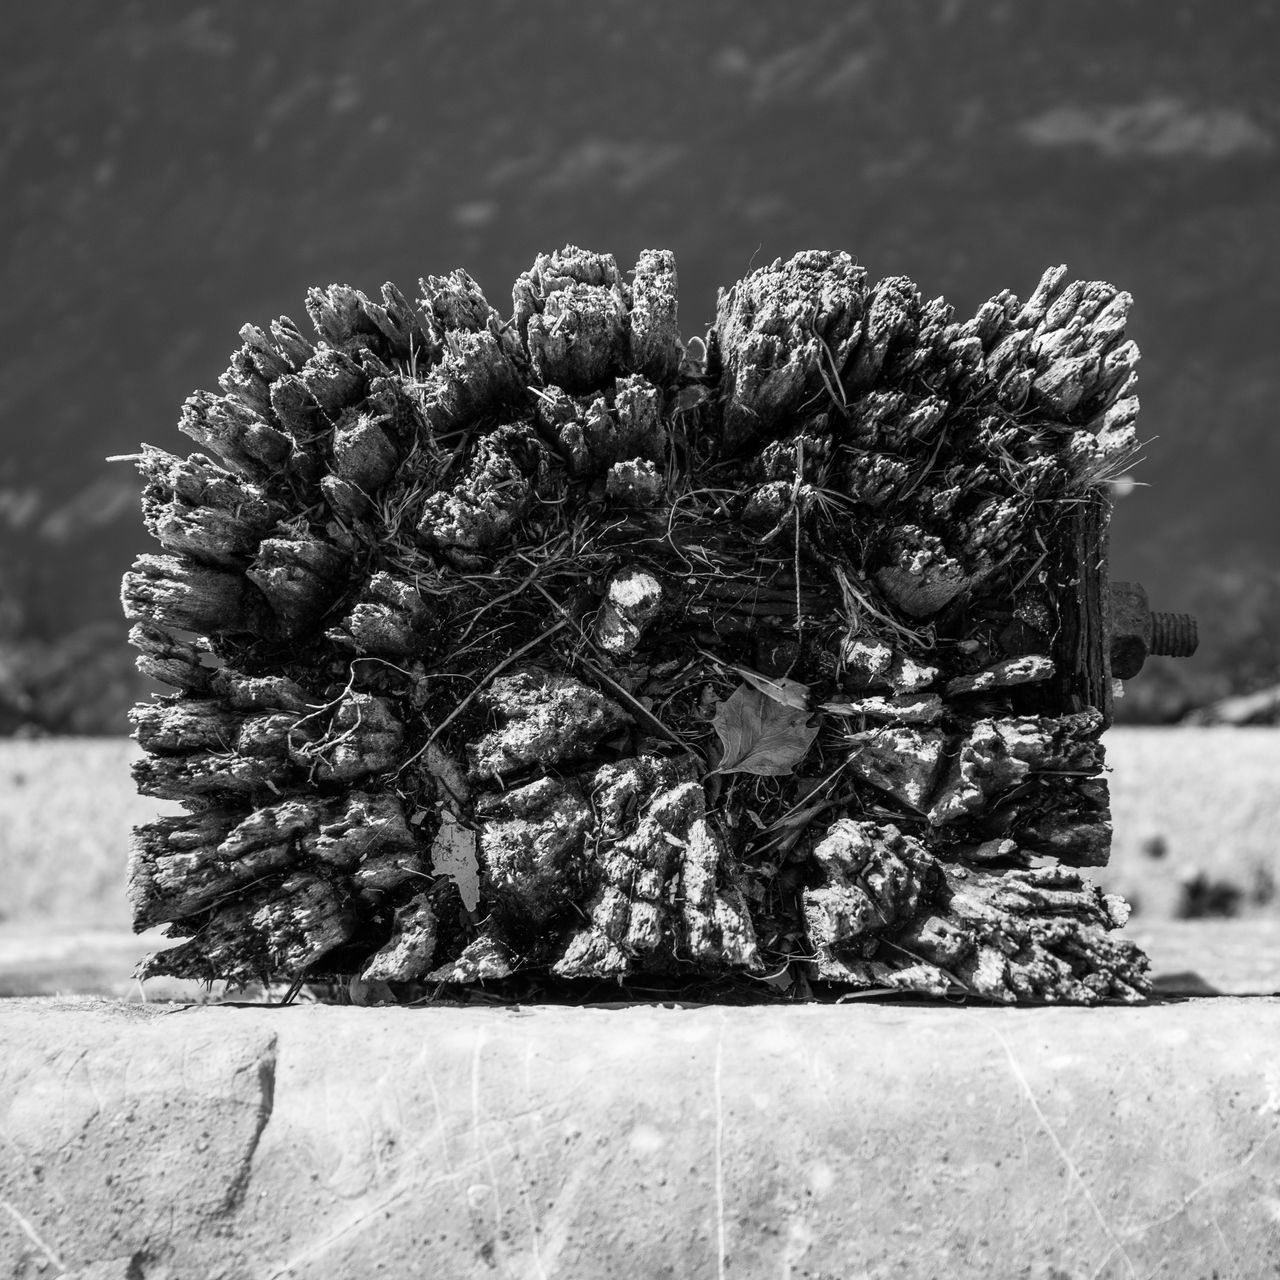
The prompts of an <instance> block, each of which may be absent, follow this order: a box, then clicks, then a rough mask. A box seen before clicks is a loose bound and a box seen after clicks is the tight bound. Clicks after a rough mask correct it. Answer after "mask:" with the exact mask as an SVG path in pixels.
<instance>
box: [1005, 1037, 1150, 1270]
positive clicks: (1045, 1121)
mask: <svg viewBox="0 0 1280 1280" xmlns="http://www.w3.org/2000/svg"><path fill="white" fill-rule="evenodd" d="M991 1030H992V1033H993V1034H994V1035H995V1038H996V1039H997V1040H999V1041H1000V1044H1001V1047H1002V1048H1003V1049H1004V1052H1005V1056H1006V1057H1007V1058H1008V1059H1009V1068H1010V1070H1011V1071H1012V1072H1013V1078H1014V1079H1015V1080H1016V1081H1017V1082H1018V1086H1019V1088H1021V1090H1022V1092H1023V1093H1024V1094H1025V1095H1026V1099H1027V1101H1028V1102H1029V1103H1030V1104H1031V1110H1032V1111H1034V1112H1035V1114H1036V1119H1037V1120H1038V1121H1039V1123H1040V1127H1041V1129H1043V1130H1044V1132H1045V1134H1046V1136H1047V1137H1048V1139H1049V1141H1050V1142H1051V1143H1052V1144H1053V1149H1054V1150H1055V1151H1056V1152H1057V1153H1058V1157H1059V1159H1061V1161H1062V1163H1063V1164H1064V1165H1066V1167H1067V1172H1068V1173H1070V1175H1071V1177H1072V1178H1073V1179H1074V1181H1075V1182H1076V1183H1077V1185H1078V1186H1079V1187H1080V1193H1081V1195H1083V1196H1084V1198H1085V1202H1086V1203H1087V1204H1088V1206H1089V1208H1090V1209H1091V1210H1092V1211H1093V1216H1094V1217H1095V1218H1096V1219H1097V1221H1098V1225H1099V1226H1100V1227H1101V1228H1102V1231H1103V1234H1104V1235H1105V1236H1106V1237H1107V1239H1108V1240H1110V1241H1111V1250H1110V1252H1108V1254H1107V1256H1106V1257H1105V1258H1104V1259H1103V1261H1102V1266H1106V1264H1107V1263H1108V1262H1109V1261H1110V1260H1111V1259H1112V1258H1113V1257H1114V1256H1115V1255H1116V1254H1117V1253H1118V1254H1119V1255H1120V1257H1121V1258H1123V1259H1124V1265H1125V1270H1126V1271H1127V1272H1128V1273H1129V1275H1131V1276H1133V1277H1134V1278H1135V1280H1136V1277H1137V1274H1138V1272H1137V1268H1136V1267H1134V1265H1133V1259H1132V1258H1130V1257H1129V1254H1128V1253H1127V1252H1126V1250H1125V1247H1124V1245H1123V1244H1122V1243H1121V1241H1120V1238H1119V1236H1117V1235H1116V1233H1115V1232H1114V1231H1113V1230H1112V1229H1111V1225H1110V1224H1109V1223H1108V1222H1107V1220H1106V1218H1105V1217H1104V1216H1103V1214H1102V1210H1101V1209H1100V1208H1099V1207H1098V1202H1097V1201H1096V1200H1095V1199H1094V1198H1093V1192H1091V1191H1090V1190H1089V1184H1088V1183H1087V1182H1085V1180H1084V1177H1083V1176H1082V1175H1081V1173H1080V1170H1079V1169H1078V1168H1076V1163H1075V1161H1074V1160H1072V1158H1071V1155H1070V1153H1069V1152H1068V1151H1067V1149H1066V1147H1064V1146H1063V1145H1062V1141H1061V1139H1060V1138H1059V1137H1058V1135H1057V1132H1056V1131H1055V1130H1054V1127H1053V1125H1051V1124H1050V1123H1049V1117H1048V1116H1046V1115H1045V1113H1044V1112H1043V1111H1042V1110H1041V1109H1040V1104H1039V1102H1037V1101H1036V1095H1035V1094H1034V1093H1033V1092H1032V1090H1031V1083H1030V1081H1029V1080H1028V1079H1027V1077H1026V1073H1025V1072H1024V1071H1023V1070H1022V1067H1021V1065H1020V1064H1019V1062H1018V1059H1017V1058H1015V1057H1014V1055H1013V1049H1012V1048H1011V1047H1010V1045H1009V1042H1008V1040H1006V1039H1005V1037H1004V1034H1003V1033H1002V1032H1001V1031H1000V1028H999V1027H992V1028H991ZM1094 1274H1095V1275H1099V1274H1101V1268H1099V1270H1098V1271H1096V1272H1095V1273H1094Z"/></svg>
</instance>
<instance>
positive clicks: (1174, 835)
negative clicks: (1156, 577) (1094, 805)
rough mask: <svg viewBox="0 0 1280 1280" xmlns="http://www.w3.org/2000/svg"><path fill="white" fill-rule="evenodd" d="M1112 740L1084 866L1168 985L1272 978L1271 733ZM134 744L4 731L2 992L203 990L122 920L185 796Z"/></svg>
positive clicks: (1165, 732)
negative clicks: (154, 840)
mask: <svg viewBox="0 0 1280 1280" xmlns="http://www.w3.org/2000/svg"><path fill="white" fill-rule="evenodd" d="M1106 742H1107V757H1108V760H1109V762H1110V765H1111V768H1112V773H1111V775H1110V785H1111V797H1112V813H1113V818H1114V823H1115V839H1114V843H1113V848H1112V858H1111V864H1110V865H1109V866H1108V867H1104V868H1097V869H1094V870H1093V871H1091V872H1089V873H1088V874H1090V876H1091V878H1093V879H1094V880H1095V881H1096V882H1097V883H1099V884H1101V885H1102V887H1103V888H1105V889H1106V890H1107V891H1108V892H1114V893H1120V894H1122V895H1123V896H1124V897H1125V898H1126V899H1128V901H1129V902H1130V903H1131V905H1132V906H1133V908H1134V916H1133V920H1132V923H1131V924H1130V926H1129V935H1130V936H1131V937H1132V938H1133V939H1134V940H1135V941H1136V942H1138V943H1139V944H1140V945H1141V946H1143V947H1144V948H1145V949H1146V950H1147V951H1148V954H1149V955H1151V957H1152V960H1153V962H1154V965H1155V972H1156V974H1157V976H1158V977H1159V978H1160V979H1161V983H1162V989H1163V990H1166V991H1198V990H1202V989H1204V988H1209V989H1212V990H1214V991H1220V992H1231V993H1237V994H1242V993H1247V992H1258V991H1274V990H1280V894H1278V893H1277V881H1280V787H1277V786H1276V781H1275V780H1276V778H1278V777H1280V733H1277V732H1276V731H1275V730H1273V729H1261V728H1259V729H1232V728H1177V729H1133V728H1123V727H1121V728H1114V729H1112V730H1111V731H1110V732H1109V733H1108V734H1107V738H1106ZM140 755H141V752H140V751H139V749H138V747H137V745H136V744H135V743H133V742H132V741H129V740H127V739H123V738H109V739H101V738H98V739H93V738H45V739H33V740H30V741H22V740H14V739H9V740H5V739H0V885H3V886H4V891H3V897H0V995H34V994H42V993H49V992H54V991H62V992H83V993H96V994H102V995H115V996H120V997H126V998H134V999H139V998H148V999H161V998H167V997H168V996H171V995H172V996H175V997H178V998H187V999H190V998H194V997H195V996H196V995H198V994H199V991H200V989H199V988H198V987H197V986H196V985H195V984H191V983H167V982H166V983H158V982H152V983H149V984H148V989H147V991H146V992H144V991H143V990H142V989H141V988H140V987H139V986H138V984H137V983H134V982H133V981H132V980H131V979H130V977H129V975H130V973H131V972H132V969H133V966H134V964H135V963H136V962H137V961H138V960H139V959H141V957H142V956H143V955H144V954H145V953H146V952H148V951H154V950H158V949H160V948H161V947H163V946H166V945H168V943H167V942H166V940H165V939H164V937H163V934H162V933H161V931H160V930H152V931H151V932H150V933H147V934H145V935H142V936H141V937H137V938H135V937H133V936H132V935H131V934H130V932H129V908H128V903H127V901H126V898H125V875H126V866H127V861H128V848H129V832H130V829H131V828H132V827H133V826H134V825H135V824H138V823H142V822H149V821H152V820H154V819H155V818H156V817H157V816H159V815H160V814H164V813H176V812H180V808H179V806H178V805H176V804H172V803H166V802H163V801H157V800H148V799H146V798H145V797H142V796H138V795H136V794H135V792H134V789H133V783H132V780H131V778H130V776H129V764H130V762H131V761H133V760H135V759H137V758H139V757H140ZM1171 984H1172V985H1171Z"/></svg>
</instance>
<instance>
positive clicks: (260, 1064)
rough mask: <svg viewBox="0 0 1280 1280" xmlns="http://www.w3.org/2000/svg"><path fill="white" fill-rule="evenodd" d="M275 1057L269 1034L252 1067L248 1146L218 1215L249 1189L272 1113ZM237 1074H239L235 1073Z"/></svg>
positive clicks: (230, 1208)
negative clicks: (254, 1092) (254, 1103)
mask: <svg viewBox="0 0 1280 1280" xmlns="http://www.w3.org/2000/svg"><path fill="white" fill-rule="evenodd" d="M278 1057H279V1036H278V1035H277V1034H276V1032H274V1031H273V1032H272V1033H271V1035H270V1038H269V1039H268V1040H267V1043H266V1046H265V1047H264V1049H263V1050H262V1053H261V1054H260V1055H259V1056H258V1060H257V1062H256V1063H255V1064H254V1068H253V1069H256V1070H257V1073H258V1114H257V1116H256V1117H255V1118H254V1126H253V1133H252V1134H250V1136H249V1142H248V1146H247V1147H246V1149H245V1153H244V1156H243V1157H242V1158H241V1160H240V1167H239V1168H238V1169H237V1170H236V1172H235V1175H234V1176H233V1177H232V1179H231V1183H230V1185H229V1186H228V1187H227V1194H226V1195H225V1196H224V1197H223V1200H222V1204H221V1205H219V1206H218V1210H217V1211H218V1213H232V1212H234V1211H235V1210H236V1209H238V1208H239V1207H240V1205H241V1204H242V1203H243V1201H244V1196H245V1192H246V1191H247V1190H248V1188H249V1178H250V1175H251V1174H252V1172H253V1157H254V1155H255V1154H257V1150H258V1144H259V1143H260V1142H261V1141H262V1135H263V1132H264V1131H265V1130H266V1127H267V1124H268V1123H269V1122H270V1120H271V1115H272V1112H273V1111H274V1110H275V1105H276V1063H277V1060H278ZM237 1074H240V1073H239V1072H237Z"/></svg>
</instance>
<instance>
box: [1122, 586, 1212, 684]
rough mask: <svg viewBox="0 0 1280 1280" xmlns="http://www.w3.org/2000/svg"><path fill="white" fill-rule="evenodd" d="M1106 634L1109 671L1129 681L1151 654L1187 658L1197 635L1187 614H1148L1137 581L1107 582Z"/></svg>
mask: <svg viewBox="0 0 1280 1280" xmlns="http://www.w3.org/2000/svg"><path fill="white" fill-rule="evenodd" d="M1109 605H1110V608H1109V610H1108V626H1107V630H1108V635H1109V639H1110V651H1111V674H1112V676H1114V677H1115V678H1117V679H1120V680H1131V679H1133V677H1134V676H1136V675H1137V674H1138V672H1139V671H1141V670H1142V664H1143V663H1144V662H1146V660H1147V659H1148V658H1149V657H1150V656H1151V655H1152V654H1155V655H1157V656H1161V657H1169V658H1189V657H1190V656H1191V655H1192V654H1193V653H1195V651H1196V646H1197V645H1198V644H1199V642H1200V635H1199V631H1198V628H1197V626H1196V620H1195V618H1193V617H1192V616H1191V614H1189V613H1152V611H1151V606H1150V604H1149V603H1148V601H1147V592H1146V588H1145V587H1143V586H1142V584H1141V583H1140V582H1113V583H1111V584H1110V600H1109Z"/></svg>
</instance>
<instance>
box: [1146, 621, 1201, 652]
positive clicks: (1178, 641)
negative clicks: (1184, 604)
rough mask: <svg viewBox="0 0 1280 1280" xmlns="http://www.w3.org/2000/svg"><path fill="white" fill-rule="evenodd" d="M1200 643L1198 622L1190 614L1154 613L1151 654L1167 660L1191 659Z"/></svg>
mask: <svg viewBox="0 0 1280 1280" xmlns="http://www.w3.org/2000/svg"><path fill="white" fill-rule="evenodd" d="M1199 643H1200V631H1199V628H1198V627H1197V626H1196V620H1195V618H1193V617H1192V616H1191V614H1189V613H1153V614H1152V615H1151V645H1150V649H1149V652H1151V653H1153V654H1159V655H1162V656H1164V657H1167V658H1189V657H1190V656H1191V655H1192V654H1193V653H1195V651H1196V646H1197V645H1198V644H1199Z"/></svg>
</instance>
